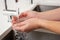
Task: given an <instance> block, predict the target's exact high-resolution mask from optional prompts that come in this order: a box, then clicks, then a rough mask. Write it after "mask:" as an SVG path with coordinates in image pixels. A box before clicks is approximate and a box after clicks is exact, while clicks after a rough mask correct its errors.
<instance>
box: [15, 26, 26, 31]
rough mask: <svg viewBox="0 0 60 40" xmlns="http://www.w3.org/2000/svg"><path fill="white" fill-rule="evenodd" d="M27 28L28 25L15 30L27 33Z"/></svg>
mask: <svg viewBox="0 0 60 40" xmlns="http://www.w3.org/2000/svg"><path fill="white" fill-rule="evenodd" d="M26 27H27V25H23V26H21V27H19V26H17V27H15V28H14V29H15V30H17V31H22V32H27V28H26Z"/></svg>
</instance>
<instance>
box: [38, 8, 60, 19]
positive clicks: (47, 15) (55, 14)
mask: <svg viewBox="0 0 60 40" xmlns="http://www.w3.org/2000/svg"><path fill="white" fill-rule="evenodd" d="M38 18H40V19H47V20H60V8H57V9H54V10H50V11H45V12H39V13H38Z"/></svg>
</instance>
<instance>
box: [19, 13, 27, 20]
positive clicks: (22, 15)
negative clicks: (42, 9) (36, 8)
mask: <svg viewBox="0 0 60 40" xmlns="http://www.w3.org/2000/svg"><path fill="white" fill-rule="evenodd" d="M26 16H27V13H26V12H23V13H21V14H20V15H19V19H20V18H22V17H26Z"/></svg>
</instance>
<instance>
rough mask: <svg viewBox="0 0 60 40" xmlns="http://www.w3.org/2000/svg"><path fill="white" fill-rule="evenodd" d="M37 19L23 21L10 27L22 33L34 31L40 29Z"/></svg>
mask: <svg viewBox="0 0 60 40" xmlns="http://www.w3.org/2000/svg"><path fill="white" fill-rule="evenodd" d="M39 20H40V19H38V18H30V19H28V20H25V21H23V22H19V23H16V24H14V25H12V27H13V29H14V30H18V31H22V32H30V31H32V30H34V29H38V28H40V26H39V25H40V24H39Z"/></svg>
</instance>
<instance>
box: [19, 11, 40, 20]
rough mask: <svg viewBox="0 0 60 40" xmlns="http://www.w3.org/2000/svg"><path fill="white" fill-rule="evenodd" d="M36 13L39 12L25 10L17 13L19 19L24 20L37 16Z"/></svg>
mask: <svg viewBox="0 0 60 40" xmlns="http://www.w3.org/2000/svg"><path fill="white" fill-rule="evenodd" d="M38 13H39V12H36V11H26V12H23V13H21V14H20V15H19V19H21V20H26V19H30V18H38Z"/></svg>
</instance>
